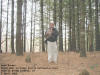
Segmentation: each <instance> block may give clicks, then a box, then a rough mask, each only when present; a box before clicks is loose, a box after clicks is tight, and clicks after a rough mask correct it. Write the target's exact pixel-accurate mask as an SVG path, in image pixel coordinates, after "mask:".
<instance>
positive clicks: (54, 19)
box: [53, 0, 56, 26]
mask: <svg viewBox="0 0 100 75" xmlns="http://www.w3.org/2000/svg"><path fill="white" fill-rule="evenodd" d="M53 21H54V24H55V26H56V0H54V9H53Z"/></svg>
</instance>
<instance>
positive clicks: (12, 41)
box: [11, 0, 15, 53]
mask: <svg viewBox="0 0 100 75" xmlns="http://www.w3.org/2000/svg"><path fill="white" fill-rule="evenodd" d="M11 12H12V15H11V50H12V53H15V50H14V0H12V11H11Z"/></svg>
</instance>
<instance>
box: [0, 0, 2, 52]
mask: <svg viewBox="0 0 100 75" xmlns="http://www.w3.org/2000/svg"><path fill="white" fill-rule="evenodd" d="M1 37H2V0H1V13H0V53H2V50H1V40H2V39H1Z"/></svg>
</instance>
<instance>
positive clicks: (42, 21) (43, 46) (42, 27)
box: [40, 0, 45, 52]
mask: <svg viewBox="0 0 100 75" xmlns="http://www.w3.org/2000/svg"><path fill="white" fill-rule="evenodd" d="M40 6H41V29H42V51H43V52H44V51H45V45H44V24H43V23H44V20H43V0H41V2H40Z"/></svg>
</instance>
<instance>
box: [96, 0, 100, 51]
mask: <svg viewBox="0 0 100 75" xmlns="http://www.w3.org/2000/svg"><path fill="white" fill-rule="evenodd" d="M95 8H96V9H95V37H96V50H97V51H100V31H99V22H98V0H95Z"/></svg>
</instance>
